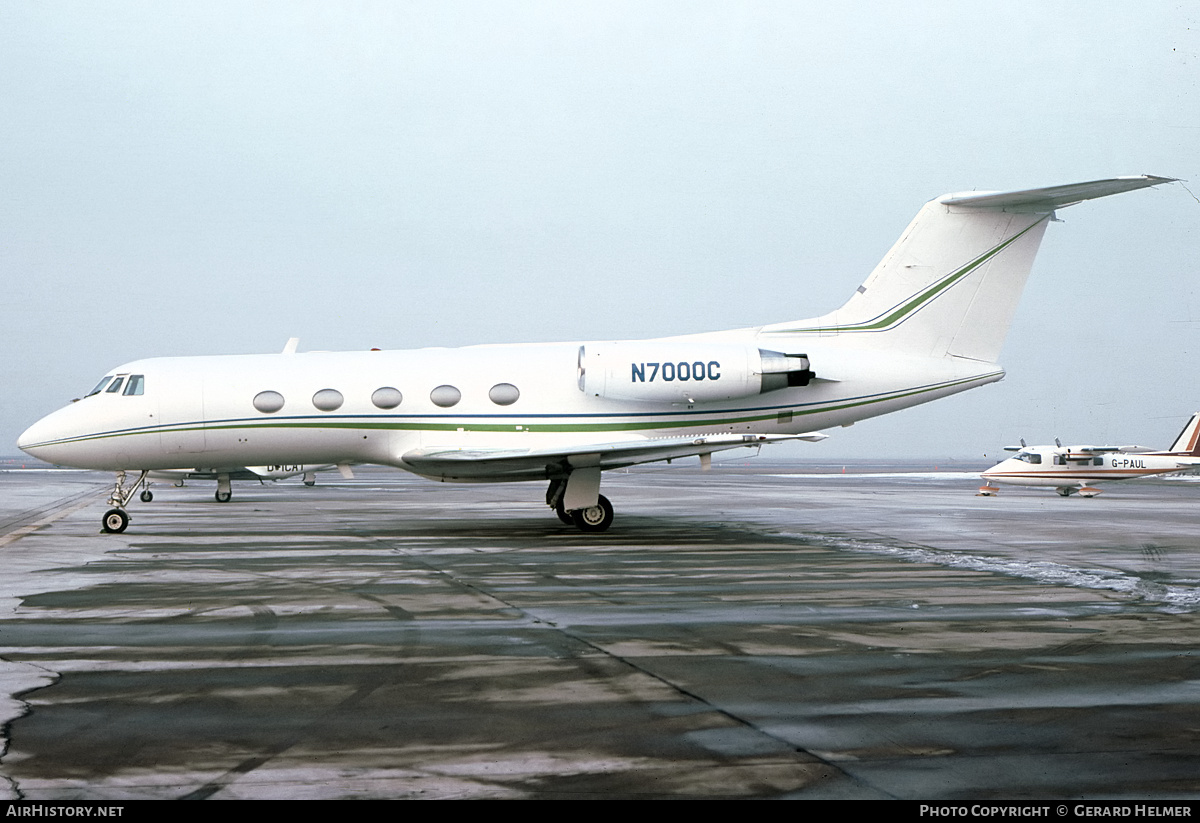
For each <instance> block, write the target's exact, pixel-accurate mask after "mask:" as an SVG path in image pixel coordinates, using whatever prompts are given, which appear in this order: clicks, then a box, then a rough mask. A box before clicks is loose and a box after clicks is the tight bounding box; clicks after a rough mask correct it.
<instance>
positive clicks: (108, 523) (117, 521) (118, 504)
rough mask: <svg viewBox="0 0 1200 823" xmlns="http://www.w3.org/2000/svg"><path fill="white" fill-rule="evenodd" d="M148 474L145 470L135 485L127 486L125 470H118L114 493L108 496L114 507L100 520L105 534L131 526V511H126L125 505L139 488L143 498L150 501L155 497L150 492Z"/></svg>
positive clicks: (118, 532) (117, 532)
mask: <svg viewBox="0 0 1200 823" xmlns="http://www.w3.org/2000/svg"><path fill="white" fill-rule="evenodd" d="M148 474H149V472H145V471H143V472H142V473H141V474H140V475H138V479H137V480H135V481H134V483H133V485H132V486H129V487H128V488H126V487H125V472H117V482H116V483H115V484H113V490H112V494H110V495H109V496H108V505H110V506H112V507H113V508H111V509H109V510H108V511H106V512H105V513H104V517H103V518H102V519H101V521H100V529H101V531H103V532H104V533H105V534H120V533H121V532H123V531H125V529H127V528H129V513H128V512H126V511H125V507H126V506H128V505H129V501H130V500H132V499H133V496H134V495H135V494H137V493H138V489H141V490H142V494H141V498H142V500H144V501H147V502H148V501H150V500H151V499H153V497H154V495H153V494H151V493H150V489H149V485H150V484H149V483H147V482H146V475H148Z"/></svg>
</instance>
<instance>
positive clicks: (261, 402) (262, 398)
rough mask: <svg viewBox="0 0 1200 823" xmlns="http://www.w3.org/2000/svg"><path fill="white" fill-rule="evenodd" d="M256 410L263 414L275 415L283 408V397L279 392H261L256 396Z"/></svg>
mask: <svg viewBox="0 0 1200 823" xmlns="http://www.w3.org/2000/svg"><path fill="white" fill-rule="evenodd" d="M254 408H256V409H258V410H259V411H260V412H262V413H263V414H274V413H275V412H277V411H279V410H280V409H282V408H283V395H282V394H280V393H279V392H277V391H260V392H259V393H258V394H256V395H254Z"/></svg>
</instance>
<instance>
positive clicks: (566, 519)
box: [554, 498, 575, 526]
mask: <svg viewBox="0 0 1200 823" xmlns="http://www.w3.org/2000/svg"><path fill="white" fill-rule="evenodd" d="M554 513H555V514H557V515H558V519H559V520H561V521H562V522H563V523H565V524H566V525H568V526H574V525H575V518H574V517H572V516H571V513H570V512H568V511H567V510H566V509H564V508H563V505H562V498H559V500H558V505H557V506H555V507H554Z"/></svg>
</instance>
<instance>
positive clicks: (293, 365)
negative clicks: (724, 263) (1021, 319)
mask: <svg viewBox="0 0 1200 823" xmlns="http://www.w3.org/2000/svg"><path fill="white" fill-rule="evenodd" d="M1167 182H1170V178H1164V177H1149V176H1138V177H1119V178H1113V179H1108V180H1097V181H1093V182H1088V183H1077V184H1073V185H1067V186H1055V187H1051V188H1042V189H1029V190H1024V191H1015V192H1005V193H996V192H991V193H988V192H966V193H961V194H948V195H944V196H942V197H939V198H937V199H936V200H933V201H931V202H929V203H927V204H926V205H925V206H924V207H923V208H922V209H921V211H920V212H919V213H918V214H917V216H916V218H914V219H913V221H912V223H910V224H909V226H908V228H907V229H906V230H905V231H904V233H903V234H902V235H901V237H900V239H899V240H898V241H897V242H896V244H895V245H894V246H893V247H892V249H891V250H890V251H889V252H888V253H887V255H886V256H885V257H884V258H883V260H882V261H881V262H880V263H879V265H878V266H877V267H876V268H875V270H874V271H873V272H872V273H871V275H870V276H869V277H868V278H867V279H866V281H865V282H864V283H863V284H862V285H861V286H859V287H858V289H857V290H856V291H855V292H854V294H852V295H851V296H850V299H849V300H848V301H847V302H846V303H845V305H843V306H842V307H841V308H839V309H837V310H836V311H833V312H831V313H829V314H826V315H822V316H820V317H816V318H812V319H809V320H797V321H791V322H784V323H775V324H773V325H768V326H760V327H757V328H749V329H740V330H734V331H727V332H716V333H707V334H696V335H689V336H683V337H670V338H659V339H653V340H634V341H616V342H606V341H582V342H573V343H551V344H524V345H504V346H472V347H468V348H461V349H418V350H414V351H368V352H309V353H304V354H300V353H297V352H296V346H295V343H294V341H293V342H292V343H290V344H289V346H288V347H287V348H285V350H284V352H283V353H281V354H269V355H234V356H221V357H170V358H156V359H150V360H138V361H136V362H132V363H127V364H125V365H122V366H118V367H117V368H115V369H113V370H112V371H111V372H110V373H109V374H108V375H107V376H105V377H104V379H103V380H102V381H101V382H100V384H99V385H98V386H97V387H96V389H95V390H94V391H93V392H92V393H91V394H90V395H89V396H87V397H85V398H83V400H81V401H80V402H78V403H74V404H71V405H69V406H67V407H66V408H63V409H60V410H59V411H57V412H54V413H52V414H50V415H49V416H47V417H45V418H43V419H42V420H40V421H39V422H37V423H35V424H34V425H32V426H31V427H30V428H29V429H28V430H27V431H26V432H25V433H24V434H22V435H21V438H20V440H19V442H18V445H19V446H20V447H21V448H22V449H23V450H25V451H26V452H28V453H29V454H31V455H34V456H36V457H39V458H41V459H43V460H46V461H49V462H51V463H58V464H61V465H67V466H76V467H80V468H89V469H103V470H110V471H115V472H116V473H117V481H116V484H115V487H114V489H113V491H112V494H111V496H110V505H111V506H112V507H113V508H111V509H110V510H109V511H108V512H106V513H105V515H104V518H103V526H104V529H105V531H110V532H120V531H123V530H124V529H125V528H126V526H127V525H128V523H129V516H128V514H127V512H126V511H125V507H126V505H127V503H128V502H129V501H130V499H131V498H132V496H133V494H134V492H135V491H136V490H137V489H138V488H139V487H140V486H141V485H142V484H143V483H144V482H145V478H146V476H147V472H150V471H156V470H163V469H178V468H180V467H190V468H194V470H195V471H197V472H206V473H212V474H214V475H215V476H217V477H220V476H221V475H222V474H226V475H228V474H229V473H230V472H231V471H234V470H236V469H238V468H240V467H245V466H248V465H264V464H279V463H297V464H299V463H303V464H323V463H328V464H333V465H339V466H342V465H347V464H350V463H376V464H383V465H388V466H395V467H397V468H400V469H405V470H407V471H410V472H414V473H416V474H419V475H423V476H425V477H428V478H431V479H434V480H441V481H451V482H465V483H482V482H502V481H514V480H541V481H543V482H545V481H548V483H549V488H548V489H547V492H546V503H547V504H548V505H549V506H550V507H552V508H553V509H554V510H555V511H556V513H557V514H558V516H559V518H560V519H562V520H563V521H564V522H571V523H574V524H575V525H576V526H577V527H579V528H580V529H582V530H584V531H603V530H604V529H607V528H608V527H609V525H610V524H611V523H612V520H613V509H612V505H611V504H610V503H609V501H608V499H607V498H605V497H604V496H603V495H601V494H600V474H601V472H602V471H604V470H605V469H615V468H621V467H624V466H631V465H634V464H637V463H646V462H651V461H659V460H671V459H675V458H679V457H685V456H690V455H698V456H699V457H700V460H701V463H702V465H704V466H707V465H708V464H709V462H710V461H711V459H712V454H713V453H714V452H718V451H722V450H726V449H735V448H741V447H756V446H760V445H762V444H764V443H773V442H779V441H784V440H796V439H800V440H819V439H823V438H824V437H825V435H823V434H820V433H819V432H818V431H817V430H819V429H822V428H825V427H829V426H847V425H850V424H851V423H854V422H855V421H857V420H863V419H866V418H869V417H875V416H877V415H881V414H887V413H889V412H894V411H899V410H900V409H905V408H908V407H910V406H915V405H918V404H920V403H926V402H929V401H931V400H936V399H938V398H942V397H947V396H949V395H952V394H956V393H958V392H961V391H965V390H967V389H972V388H975V387H977V386H983V385H986V384H988V383H993V382H995V381H997V380H1000V379H1001V378H1002V377H1003V376H1004V370H1003V369H1001V368H1000V366H999V365H998V364H997V363H996V360H997V358H998V356H999V353H1000V347H1001V344H1002V343H1003V341H1004V337H1005V335H1006V333H1007V331H1008V327H1009V325H1010V323H1011V321H1012V316H1013V313H1014V311H1015V310H1016V305H1017V301H1018V299H1019V297H1020V294H1021V290H1022V288H1023V287H1024V284H1025V280H1026V278H1027V277H1028V275H1029V271H1030V268H1031V266H1032V265H1033V258H1034V255H1035V253H1036V251H1037V248H1038V245H1039V244H1040V242H1041V239H1042V234H1043V233H1044V232H1045V229H1046V226H1047V225H1049V223H1050V222H1051V221H1052V220H1053V218H1054V213H1055V210H1056V209H1060V208H1064V207H1066V206H1070V205H1074V204H1076V203H1079V202H1081V201H1084V200H1091V199H1094V198H1098V197H1104V196H1107V195H1111V194H1117V193H1119V192H1125V191H1131V190H1134V189H1140V188H1145V187H1147V186H1154V185H1158V184H1160V183H1167ZM784 297H787V298H788V299H790V298H791V295H773V296H771V299H770V301H769V302H770V303H771V304H772V305H779V304H780V303H781V300H782V298H784ZM128 471H137V472H140V473H141V474H140V475H139V476H138V478H137V479H136V480H135V481H134V482H133V484H132V486H127V485H126V482H125V481H126V472H128Z"/></svg>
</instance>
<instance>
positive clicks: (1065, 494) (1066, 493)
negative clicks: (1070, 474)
mask: <svg viewBox="0 0 1200 823" xmlns="http://www.w3.org/2000/svg"><path fill="white" fill-rule="evenodd" d="M1055 491H1056V492H1058V494H1059V496H1060V497H1070V496H1071V490H1070V489H1055Z"/></svg>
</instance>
